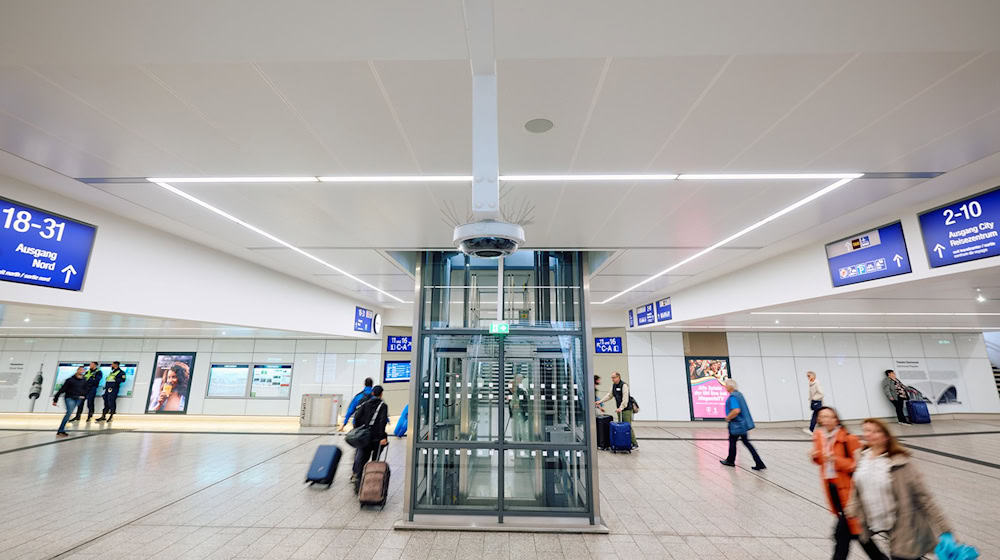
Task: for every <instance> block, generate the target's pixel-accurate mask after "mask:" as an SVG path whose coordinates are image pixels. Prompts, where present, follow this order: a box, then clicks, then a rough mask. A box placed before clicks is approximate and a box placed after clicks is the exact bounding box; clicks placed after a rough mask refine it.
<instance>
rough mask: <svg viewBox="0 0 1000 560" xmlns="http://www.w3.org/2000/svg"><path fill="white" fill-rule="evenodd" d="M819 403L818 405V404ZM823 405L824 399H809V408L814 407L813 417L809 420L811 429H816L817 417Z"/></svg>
mask: <svg viewBox="0 0 1000 560" xmlns="http://www.w3.org/2000/svg"><path fill="white" fill-rule="evenodd" d="M817 405H818V406H817ZM820 406H823V401H821V400H819V401H809V408H811V409H812V411H813V413H812V418H811V419H810V420H809V431H810V432H811V431H813V430H815V429H816V417H817V416H819V407H820Z"/></svg>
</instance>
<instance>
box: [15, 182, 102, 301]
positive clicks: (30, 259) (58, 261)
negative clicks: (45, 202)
mask: <svg viewBox="0 0 1000 560" xmlns="http://www.w3.org/2000/svg"><path fill="white" fill-rule="evenodd" d="M96 234H97V228H96V227H95V226H92V225H90V224H85V223H83V222H78V221H76V220H73V219H70V218H67V217H65V216H60V215H58V214H51V213H49V212H46V211H45V210H41V209H38V208H34V207H32V206H27V205H24V204H20V203H18V202H14V201H13V200H8V199H6V198H3V197H0V280H6V281H8V282H18V283H21V284H33V285H35V286H47V287H49V288H61V289H64V290H76V291H79V290H81V289H82V288H83V278H84V276H85V275H86V273H87V263H88V261H90V252H91V250H92V249H93V248H94V237H95V236H96Z"/></svg>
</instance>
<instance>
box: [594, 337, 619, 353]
mask: <svg viewBox="0 0 1000 560" xmlns="http://www.w3.org/2000/svg"><path fill="white" fill-rule="evenodd" d="M594 353H595V354H621V353H622V337H620V336H608V337H604V338H595V339H594Z"/></svg>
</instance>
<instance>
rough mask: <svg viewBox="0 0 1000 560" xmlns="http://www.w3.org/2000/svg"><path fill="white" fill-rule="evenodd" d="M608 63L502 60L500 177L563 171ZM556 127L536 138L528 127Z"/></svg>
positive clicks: (499, 68) (499, 74)
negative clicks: (545, 123) (539, 121)
mask: <svg viewBox="0 0 1000 560" xmlns="http://www.w3.org/2000/svg"><path fill="white" fill-rule="evenodd" d="M603 67H604V60H603V59H562V60H501V61H498V62H497V83H498V90H499V91H498V96H499V123H498V124H499V130H500V162H501V167H500V171H501V173H534V172H549V173H564V172H565V171H566V170H568V169H569V168H570V166H571V164H572V160H573V154H574V152H575V150H576V144H577V142H578V141H579V138H580V134H581V132H582V130H583V125H584V122H585V121H586V115H587V112H588V111H589V110H590V106H591V102H592V100H593V97H594V89H595V88H596V87H597V83H598V80H599V78H600V75H601V71H602V69H603ZM534 118H546V119H549V120H551V121H552V122H553V123H554V124H555V126H554V127H553V128H552V130H550V131H548V132H546V133H544V134H534V133H531V132H528V131H527V130H525V128H524V123H525V122H527V121H529V120H531V119H534Z"/></svg>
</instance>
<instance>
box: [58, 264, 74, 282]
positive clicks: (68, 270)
mask: <svg viewBox="0 0 1000 560" xmlns="http://www.w3.org/2000/svg"><path fill="white" fill-rule="evenodd" d="M60 272H65V273H66V279H65V280H63V284H69V279H70V277H71V276H73V275H74V274H76V269H75V268H73V265H71V264H68V265H66V267H65V268H63V269H62V270H61V271H60Z"/></svg>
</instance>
